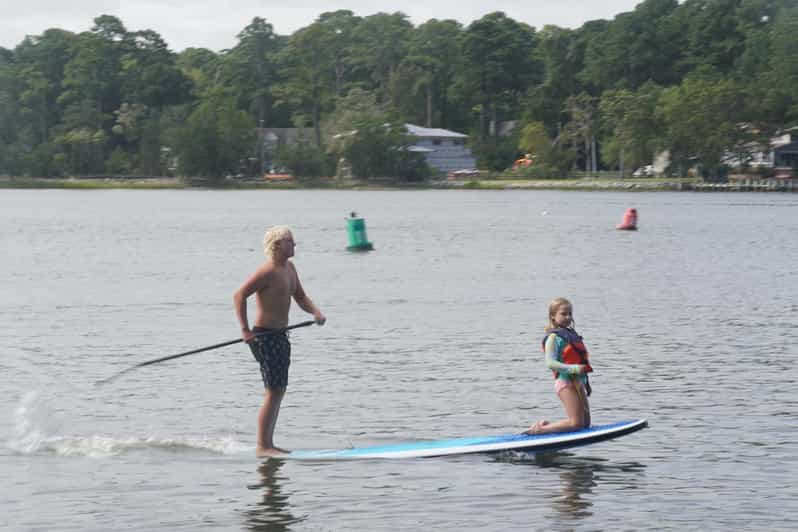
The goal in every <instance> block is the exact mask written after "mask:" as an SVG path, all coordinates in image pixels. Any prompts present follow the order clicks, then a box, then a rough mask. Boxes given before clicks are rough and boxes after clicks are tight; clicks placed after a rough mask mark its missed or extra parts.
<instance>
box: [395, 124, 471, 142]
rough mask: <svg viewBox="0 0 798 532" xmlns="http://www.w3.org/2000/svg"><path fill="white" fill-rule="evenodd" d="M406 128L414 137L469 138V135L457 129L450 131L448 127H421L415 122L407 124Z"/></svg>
mask: <svg viewBox="0 0 798 532" xmlns="http://www.w3.org/2000/svg"><path fill="white" fill-rule="evenodd" d="M405 128H407V133H408V134H410V135H412V136H414V137H435V138H452V139H464V138H468V135H464V134H462V133H458V132H456V131H449V130H448V129H440V128H435V127H421V126H417V125H415V124H405Z"/></svg>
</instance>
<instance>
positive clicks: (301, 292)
mask: <svg viewBox="0 0 798 532" xmlns="http://www.w3.org/2000/svg"><path fill="white" fill-rule="evenodd" d="M291 266H292V267H293V264H292V265H291ZM294 275H296V290H294V301H296V304H297V305H299V308H301V309H302V310H304V311H305V312H307V313H308V314H313V319H315V320H316V323H318V324H319V325H324V322H325V321H327V318H326V317H325V316H324V314H322V312H321V311H320V310H319V309H318V307H316V305H314V304H313V301H311V299H310V298H309V297H308V295H307V294H306V293H305V289H304V288H302V283H300V282H299V275H297V273H296V269H294Z"/></svg>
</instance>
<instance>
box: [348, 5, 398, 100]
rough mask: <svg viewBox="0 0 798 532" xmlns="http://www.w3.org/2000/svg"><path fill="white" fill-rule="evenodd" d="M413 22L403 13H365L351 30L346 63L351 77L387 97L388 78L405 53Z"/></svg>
mask: <svg viewBox="0 0 798 532" xmlns="http://www.w3.org/2000/svg"><path fill="white" fill-rule="evenodd" d="M412 30H413V25H412V24H411V23H410V22H409V21H408V20H407V15H405V14H404V13H398V12H397V13H392V14H388V13H376V14H374V15H370V16H368V17H365V18H363V19H362V21H360V23H359V24H358V25H357V26H356V27H355V28H354V31H353V32H352V46H351V53H350V58H349V61H348V62H349V64H350V65H351V68H352V74H353V79H354V80H355V81H357V82H360V83H362V86H363V88H365V89H366V90H370V91H374V93H375V94H376V95H377V101H378V102H379V103H380V104H384V103H386V102H387V101H388V89H389V87H390V82H391V79H392V78H393V76H394V75H395V73H396V70H397V69H398V68H399V65H400V64H401V62H402V60H403V59H404V58H405V56H406V55H407V48H408V44H409V41H410V34H411V32H412Z"/></svg>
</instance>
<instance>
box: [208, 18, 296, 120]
mask: <svg viewBox="0 0 798 532" xmlns="http://www.w3.org/2000/svg"><path fill="white" fill-rule="evenodd" d="M281 46H282V45H281V41H280V39H279V38H278V37H277V35H275V33H274V30H273V27H272V25H271V24H269V23H268V22H266V20H264V19H262V18H260V17H255V18H253V19H252V22H251V23H250V24H249V25H248V26H247V27H246V28H244V29H243V30H242V31H241V32H240V33H239V34H238V44H236V46H235V47H234V48H233V49H232V50H230V51H229V52H228V53H226V54H224V56H223V58H222V62H223V64H222V77H223V80H224V84H225V85H226V86H228V87H229V88H230V90H231V91H233V93H234V94H235V96H236V98H237V100H238V106H239V108H240V109H247V110H248V111H249V112H250V113H251V114H252V116H253V117H254V119H255V121H256V123H257V124H258V125H259V126H260V127H263V126H264V125H266V124H268V123H269V122H270V118H271V116H270V114H271V110H272V104H273V102H272V84H274V83H275V81H276V65H275V54H276V53H277V52H278V51H279V50H280V48H281Z"/></svg>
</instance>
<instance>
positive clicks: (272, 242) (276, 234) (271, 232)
mask: <svg viewBox="0 0 798 532" xmlns="http://www.w3.org/2000/svg"><path fill="white" fill-rule="evenodd" d="M288 236H292V235H291V229H290V228H289V227H288V226H287V225H275V226H272V227H269V229H268V230H266V234H265V235H263V252H264V253H265V254H266V255H268V256H269V257H271V256H272V255H273V254H274V248H276V247H277V243H278V242H279V241H280V240H282V239H283V238H285V237H288Z"/></svg>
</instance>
